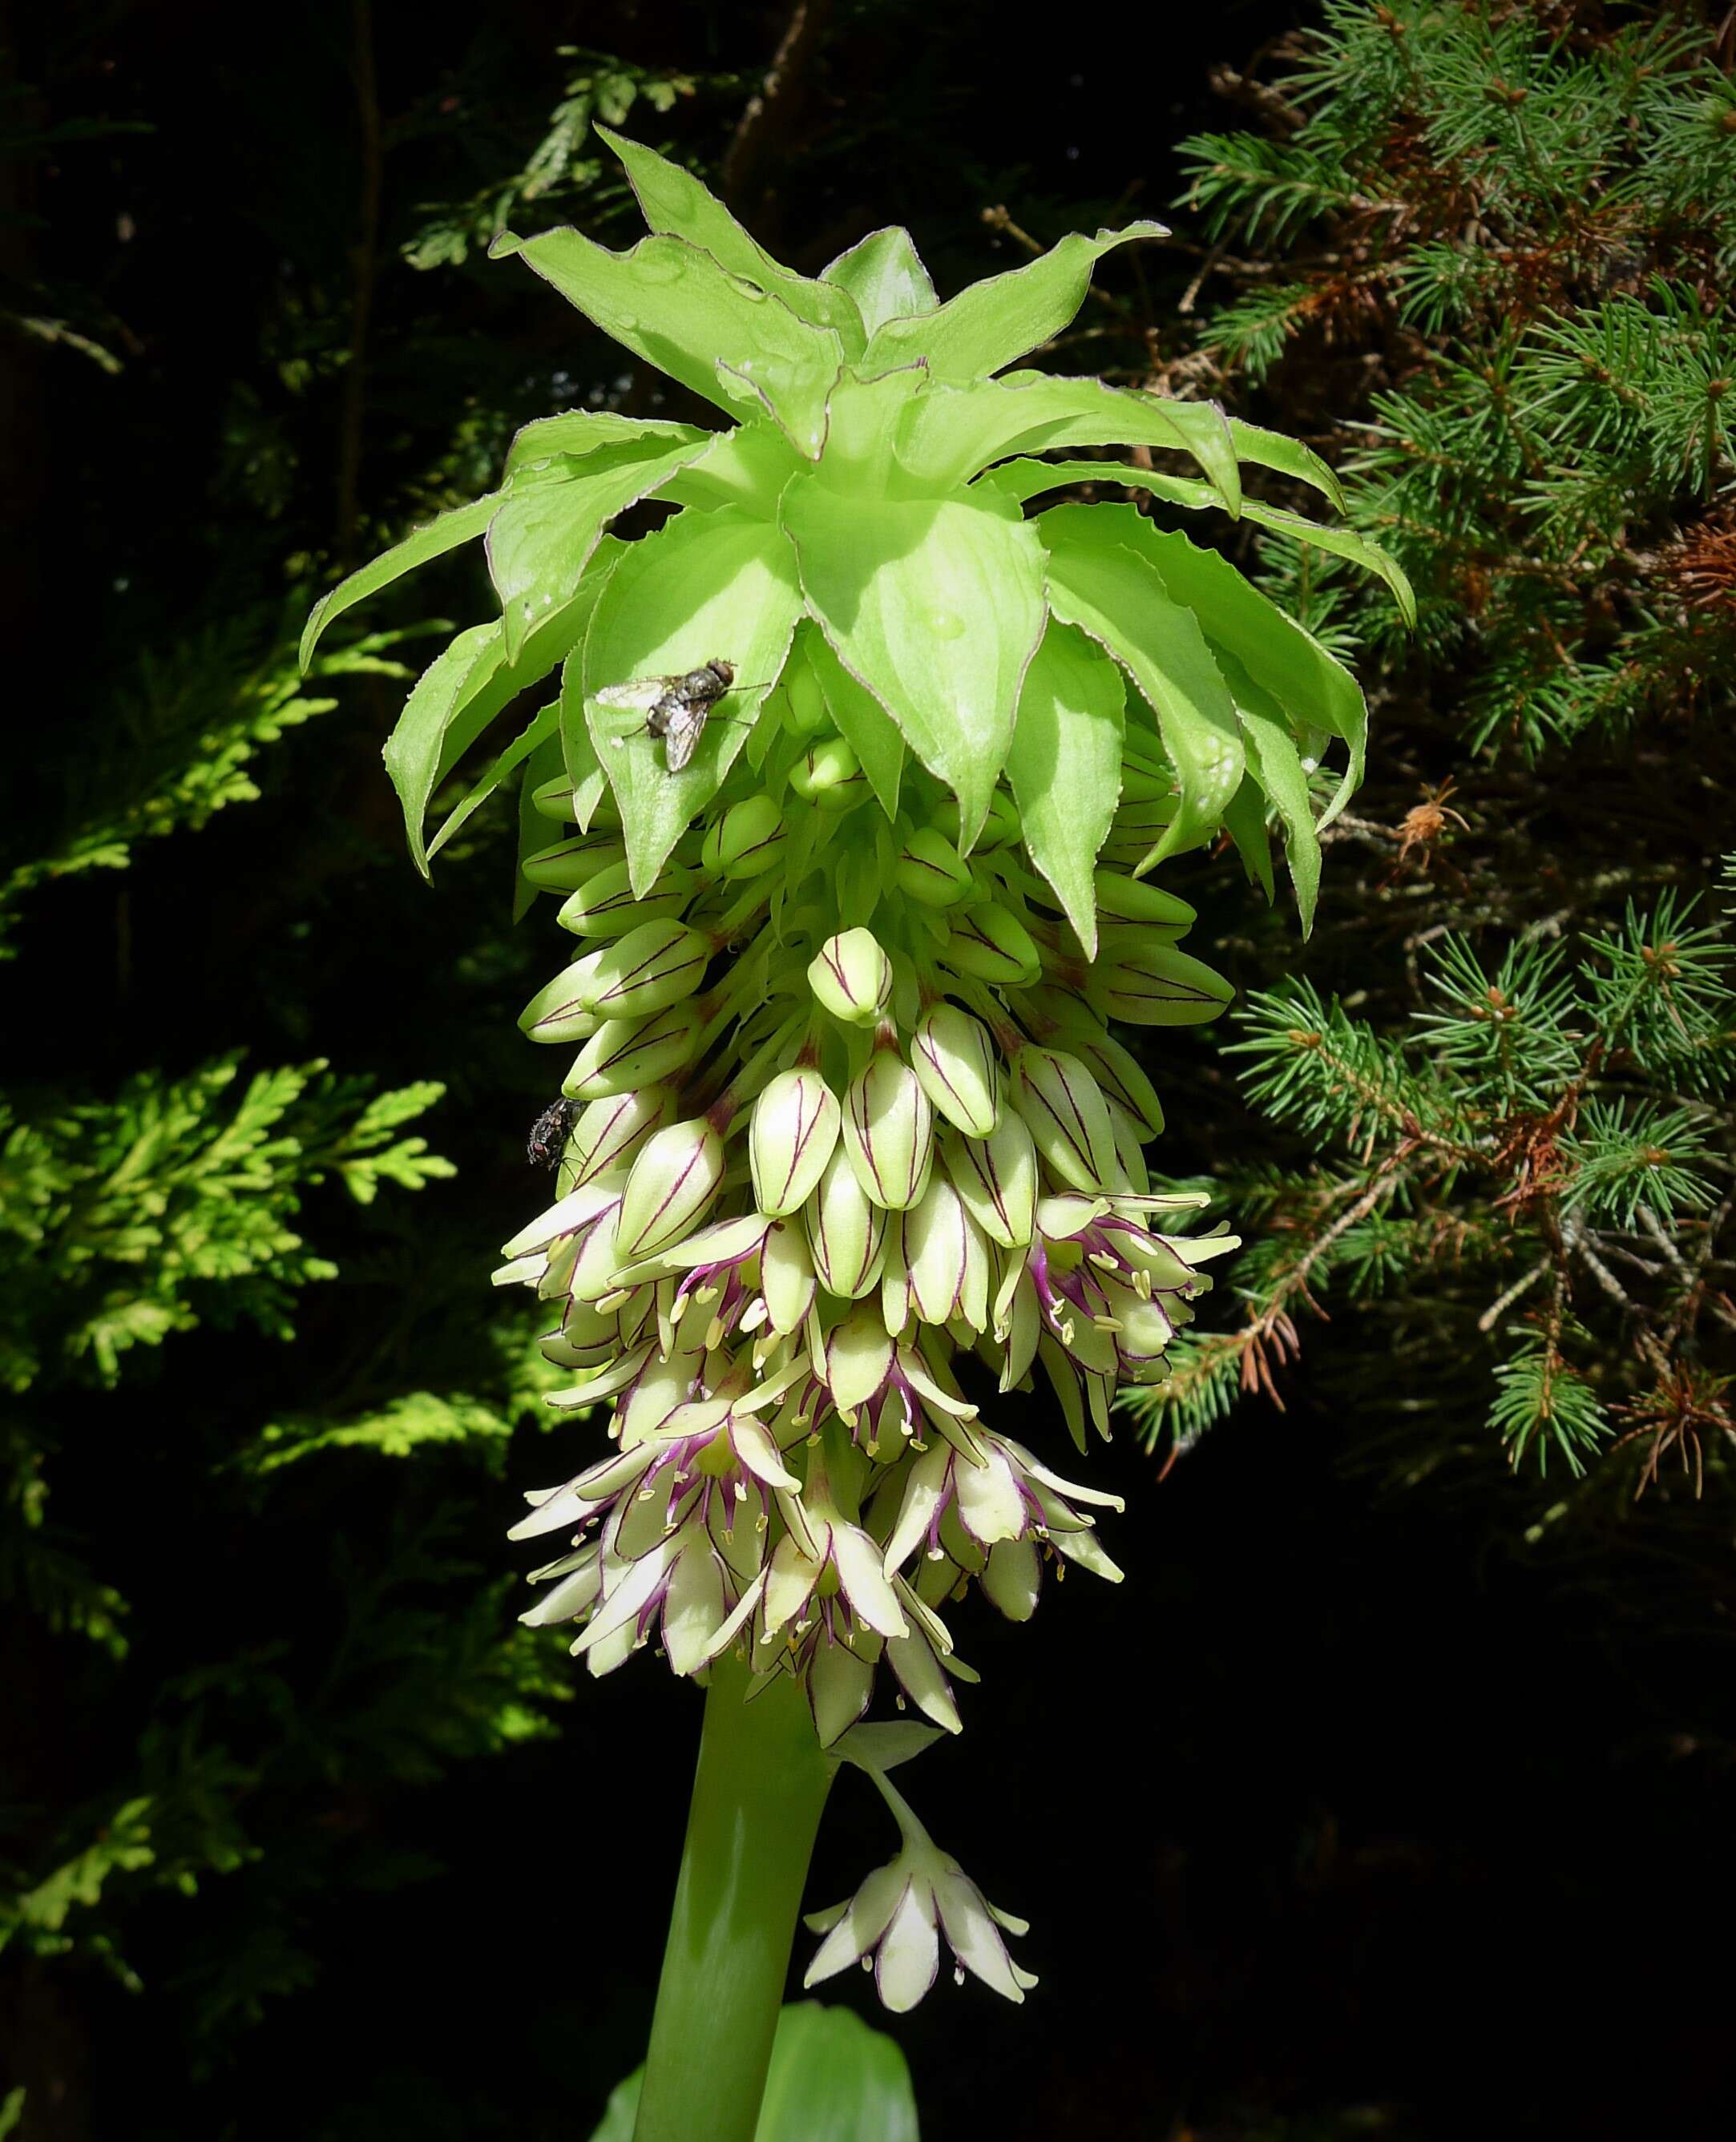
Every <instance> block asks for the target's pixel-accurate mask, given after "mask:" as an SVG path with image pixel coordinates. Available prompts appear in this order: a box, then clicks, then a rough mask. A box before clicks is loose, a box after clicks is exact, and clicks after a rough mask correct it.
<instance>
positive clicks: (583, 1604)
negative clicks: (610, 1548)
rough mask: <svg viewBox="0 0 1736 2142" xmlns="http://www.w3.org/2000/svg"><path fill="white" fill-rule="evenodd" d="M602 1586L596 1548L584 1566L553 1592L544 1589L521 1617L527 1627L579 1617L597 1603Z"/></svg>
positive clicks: (549, 1624)
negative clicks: (533, 1604) (540, 1595)
mask: <svg viewBox="0 0 1736 2142" xmlns="http://www.w3.org/2000/svg"><path fill="white" fill-rule="evenodd" d="M602 1588H603V1573H602V1571H601V1569H600V1568H599V1567H598V1566H597V1557H596V1552H594V1551H593V1552H592V1553H591V1556H590V1557H589V1558H588V1559H587V1560H586V1562H585V1564H584V1566H583V1567H581V1568H579V1569H576V1570H575V1571H574V1572H572V1574H571V1576H570V1577H566V1579H565V1580H564V1581H563V1582H561V1583H559V1584H557V1585H556V1587H555V1588H554V1589H553V1591H552V1592H544V1593H543V1595H542V1597H541V1598H540V1599H539V1600H538V1601H537V1603H536V1605H535V1606H534V1607H532V1609H531V1611H529V1613H527V1614H521V1615H520V1616H519V1617H518V1618H519V1620H520V1621H522V1622H523V1624H524V1626H526V1628H527V1629H547V1628H549V1627H551V1626H552V1625H553V1624H554V1623H555V1622H556V1621H573V1620H576V1618H577V1616H579V1615H581V1614H583V1613H586V1612H587V1611H589V1610H590V1609H591V1607H594V1606H595V1605H596V1600H597V1595H598V1594H599V1593H600V1592H601V1590H602Z"/></svg>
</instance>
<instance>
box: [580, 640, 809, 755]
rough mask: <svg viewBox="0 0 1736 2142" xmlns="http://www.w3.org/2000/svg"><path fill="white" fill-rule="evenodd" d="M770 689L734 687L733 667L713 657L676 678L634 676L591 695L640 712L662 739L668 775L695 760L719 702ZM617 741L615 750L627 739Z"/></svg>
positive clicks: (607, 703)
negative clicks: (735, 694) (737, 693)
mask: <svg viewBox="0 0 1736 2142" xmlns="http://www.w3.org/2000/svg"><path fill="white" fill-rule="evenodd" d="M769 689H770V687H769V685H765V684H741V685H738V684H736V682H735V664H734V663H733V662H726V661H725V659H723V657H722V656H721V655H720V654H714V655H713V656H712V658H711V659H710V661H709V662H702V663H701V664H700V666H699V668H698V669H685V670H683V671H682V673H681V674H680V676H678V677H636V678H635V679H633V680H632V682H631V684H610V685H606V687H605V688H604V689H603V690H601V692H596V693H592V694H591V696H592V698H595V699H596V702H597V703H598V705H599V706H604V707H640V708H644V709H645V728H646V729H647V731H648V732H649V733H650V734H651V735H652V736H654V737H660V738H662V739H663V761H664V764H665V766H667V767H668V768H669V770H670V772H671V773H679V772H680V771H681V768H682V767H684V766H685V765H686V763H687V762H688V761H689V759H690V758H692V757H693V754H694V752H695V749H696V748H698V745H699V741H700V738H701V737H702V736H703V735H704V734H705V723H707V722H708V721H709V720H710V717H711V713H712V711H713V709H714V708H715V707H716V705H717V703H718V701H719V700H720V699H721V698H725V696H726V695H727V694H728V693H730V692H732V691H743V692H764V691H769ZM615 741H616V744H617V745H619V744H621V743H625V742H626V738H624V737H617V738H616V739H615Z"/></svg>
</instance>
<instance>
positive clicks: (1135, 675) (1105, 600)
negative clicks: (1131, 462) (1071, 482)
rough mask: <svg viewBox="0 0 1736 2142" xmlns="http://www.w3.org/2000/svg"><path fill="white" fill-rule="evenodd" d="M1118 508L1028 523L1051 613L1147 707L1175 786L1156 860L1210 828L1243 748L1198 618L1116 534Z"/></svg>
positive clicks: (1060, 511)
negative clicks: (1099, 651) (1092, 642)
mask: <svg viewBox="0 0 1736 2142" xmlns="http://www.w3.org/2000/svg"><path fill="white" fill-rule="evenodd" d="M1122 510H1123V509H1121V508H1120V507H1116V506H1056V507H1055V508H1053V509H1052V511H1050V512H1047V513H1045V514H1043V515H1042V516H1040V518H1039V519H1037V520H1036V521H1033V522H1031V523H1030V524H1029V525H1030V526H1032V527H1035V528H1036V529H1037V530H1038V531H1040V532H1041V535H1042V539H1043V542H1044V545H1045V546H1046V549H1047V550H1048V554H1049V570H1048V585H1049V604H1050V607H1051V609H1052V610H1053V611H1054V612H1055V614H1056V616H1057V617H1059V618H1062V619H1066V622H1067V623H1068V624H1076V625H1080V626H1081V627H1082V628H1083V629H1085V630H1086V632H1088V633H1089V634H1091V637H1092V639H1096V640H1100V642H1101V643H1102V644H1103V645H1104V646H1105V647H1106V648H1107V649H1109V651H1110V654H1113V655H1114V656H1115V659H1116V660H1117V661H1118V662H1119V663H1120V664H1122V666H1123V667H1124V668H1125V669H1126V670H1127V672H1128V674H1130V676H1131V677H1132V679H1133V680H1134V682H1135V684H1137V685H1138V687H1139V689H1140V691H1141V692H1142V693H1144V695H1145V698H1147V699H1148V700H1149V701H1150V703H1151V706H1152V707H1153V708H1154V709H1155V712H1156V714H1157V723H1158V731H1159V733H1160V736H1161V737H1162V738H1163V745H1164V750H1165V753H1166V755H1167V756H1168V758H1169V760H1170V765H1171V766H1172V767H1174V768H1175V777H1176V779H1177V782H1179V784H1180V791H1181V801H1180V808H1179V809H1178V810H1177V812H1176V814H1175V820H1174V822H1173V823H1172V824H1171V825H1170V828H1169V830H1168V832H1166V833H1165V836H1164V837H1163V839H1162V841H1161V842H1160V843H1159V845H1158V846H1157V847H1156V848H1155V850H1154V851H1153V852H1152V855H1151V856H1150V859H1149V860H1150V861H1153V862H1156V861H1161V860H1162V858H1163V857H1164V856H1169V855H1175V854H1176V853H1178V852H1180V851H1183V850H1185V849H1188V848H1192V847H1197V846H1199V844H1200V842H1203V841H1205V840H1208V839H1209V837H1211V835H1212V834H1213V833H1214V832H1216V830H1217V828H1218V827H1219V825H1220V824H1221V823H1222V822H1223V818H1224V810H1225V808H1226V807H1227V806H1228V805H1229V802H1230V799H1231V798H1232V797H1234V794H1235V792H1236V790H1237V789H1238V787H1239V786H1240V785H1241V780H1242V773H1243V768H1244V764H1245V753H1244V748H1243V744H1242V733H1241V730H1240V728H1239V726H1238V724H1237V722H1236V714H1235V707H1234V703H1233V702H1232V700H1231V698H1230V696H1229V688H1228V686H1227V685H1226V684H1224V679H1223V678H1222V676H1221V675H1220V674H1219V670H1218V666H1217V664H1215V663H1214V661H1213V659H1212V657H1211V650H1210V649H1209V648H1208V647H1207V645H1206V644H1205V639H1204V634H1202V632H1201V631H1200V629H1199V621H1198V619H1196V618H1195V617H1194V614H1193V613H1192V611H1191V610H1186V609H1184V608H1183V607H1182V606H1181V605H1180V604H1179V603H1177V602H1175V601H1172V600H1170V596H1169V595H1168V593H1167V592H1166V591H1165V585H1164V583H1163V581H1162V580H1161V579H1160V577H1159V575H1158V574H1157V572H1156V570H1155V568H1154V567H1153V566H1152V565H1150V561H1149V560H1146V559H1145V558H1144V557H1142V556H1140V555H1138V554H1136V553H1135V551H1134V550H1130V549H1129V548H1128V547H1127V545H1125V544H1123V543H1120V542H1118V541H1117V540H1115V536H1116V531H1117V523H1116V521H1115V519H1114V518H1112V517H1111V516H1115V515H1118V514H1119V513H1120V511H1122ZM1125 511H1128V512H1130V513H1132V512H1133V509H1132V508H1131V507H1128V508H1126V509H1125ZM1134 517H1135V520H1137V519H1138V517H1139V516H1137V514H1135V515H1134ZM1144 525H1148V526H1149V524H1144Z"/></svg>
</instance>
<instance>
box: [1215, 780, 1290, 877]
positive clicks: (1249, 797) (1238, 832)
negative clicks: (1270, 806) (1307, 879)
mask: <svg viewBox="0 0 1736 2142" xmlns="http://www.w3.org/2000/svg"><path fill="white" fill-rule="evenodd" d="M1224 832H1226V833H1228V834H1229V837H1230V838H1231V840H1233V841H1234V842H1235V844H1236V852H1237V854H1238V855H1239V856H1240V857H1241V858H1242V861H1243V864H1244V866H1245V867H1246V869H1247V872H1248V875H1249V877H1251V878H1252V879H1253V880H1254V882H1255V883H1256V884H1257V885H1258V886H1259V888H1260V890H1261V891H1263V892H1264V894H1265V896H1266V897H1267V899H1268V900H1275V899H1276V898H1277V896H1278V881H1277V880H1276V878H1275V877H1274V876H1273V874H1272V837H1271V835H1270V834H1269V832H1267V831H1266V799H1265V797H1264V795H1262V793H1261V792H1260V785H1259V782H1257V781H1256V780H1255V779H1254V776H1253V775H1252V774H1251V773H1250V774H1249V776H1248V777H1247V779H1246V780H1245V781H1244V782H1243V783H1242V785H1241V787H1239V789H1237V791H1236V792H1235V794H1234V796H1233V797H1231V798H1230V799H1229V804H1228V805H1227V806H1226V807H1225V809H1224Z"/></svg>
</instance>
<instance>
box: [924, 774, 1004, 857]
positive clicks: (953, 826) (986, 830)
mask: <svg viewBox="0 0 1736 2142" xmlns="http://www.w3.org/2000/svg"><path fill="white" fill-rule="evenodd" d="M934 823H935V826H936V827H937V830H938V831H939V832H942V833H944V834H945V835H946V837H947V839H948V840H949V841H953V842H956V841H957V838H958V836H959V832H960V829H961V822H960V819H959V816H958V799H957V797H956V796H948V797H947V798H946V799H945V801H944V802H942V805H941V807H940V808H939V810H937V812H935V814H934ZM1020 832H1021V826H1020V822H1019V814H1018V811H1017V809H1016V807H1015V805H1014V803H1013V800H1012V798H1011V797H1010V796H1008V795H1006V794H1004V793H1003V792H1002V791H1001V790H1000V789H998V788H997V790H996V791H995V792H994V793H993V795H992V796H991V797H989V799H988V815H987V817H985V818H984V820H983V822H982V832H980V833H978V835H977V837H976V839H975V841H974V842H972V848H973V850H976V851H982V850H985V849H989V848H1004V847H1007V846H1010V845H1011V843H1012V842H1014V841H1016V840H1017V838H1018V837H1019V834H1020Z"/></svg>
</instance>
